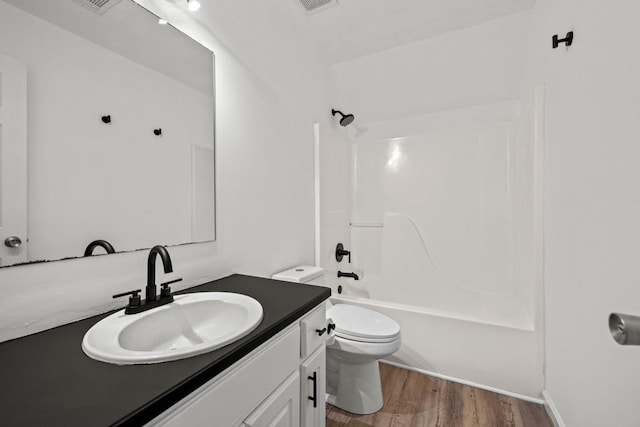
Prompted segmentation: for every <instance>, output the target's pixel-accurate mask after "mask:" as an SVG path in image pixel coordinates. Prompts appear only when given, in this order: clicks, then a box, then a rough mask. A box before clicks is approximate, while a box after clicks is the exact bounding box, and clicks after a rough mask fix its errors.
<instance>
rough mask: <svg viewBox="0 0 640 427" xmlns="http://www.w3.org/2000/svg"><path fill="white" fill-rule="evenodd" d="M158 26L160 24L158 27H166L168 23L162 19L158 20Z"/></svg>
mask: <svg viewBox="0 0 640 427" xmlns="http://www.w3.org/2000/svg"><path fill="white" fill-rule="evenodd" d="M158 24H160V25H167V24H168V22H167V21H165V20H164V19H162V18H160V19H158Z"/></svg>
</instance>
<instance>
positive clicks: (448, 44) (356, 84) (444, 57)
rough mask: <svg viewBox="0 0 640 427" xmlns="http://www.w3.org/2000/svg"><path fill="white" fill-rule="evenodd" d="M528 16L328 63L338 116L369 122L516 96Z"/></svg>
mask: <svg viewBox="0 0 640 427" xmlns="http://www.w3.org/2000/svg"><path fill="white" fill-rule="evenodd" d="M529 18H530V12H528V11H527V12H521V13H518V14H514V15H510V16H507V17H504V18H500V19H496V20H494V21H489V22H485V23H482V24H479V25H477V26H473V27H469V28H465V29H462V30H459V31H454V32H451V33H446V34H443V35H440V36H438V37H434V38H430V39H426V40H423V41H420V42H416V43H412V44H409V45H405V46H401V47H398V48H395V49H390V50H387V51H383V52H380V53H376V54H372V55H368V56H365V57H362V58H358V59H355V60H352V61H348V62H344V63H340V64H336V65H334V66H332V73H333V75H334V76H335V80H336V85H337V88H338V90H339V93H340V97H341V99H340V101H341V102H340V104H341V108H343V109H344V111H348V112H351V113H353V114H355V115H356V118H357V122H356V124H360V123H370V122H378V121H383V120H391V119H399V118H404V117H408V116H414V115H419V114H424V113H434V112H438V111H443V110H451V109H457V108H462V107H468V106H475V105H482V104H491V103H497V102H499V101H508V100H513V99H517V98H518V97H519V95H520V90H521V85H522V76H523V74H524V65H525V60H526V49H524V46H526V42H527V30H528V22H529Z"/></svg>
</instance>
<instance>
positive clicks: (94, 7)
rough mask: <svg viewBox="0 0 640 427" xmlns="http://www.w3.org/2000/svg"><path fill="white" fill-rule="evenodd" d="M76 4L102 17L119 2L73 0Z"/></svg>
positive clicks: (114, 0) (112, 0) (108, 0)
mask: <svg viewBox="0 0 640 427" xmlns="http://www.w3.org/2000/svg"><path fill="white" fill-rule="evenodd" d="M73 1H75V2H76V3H78V4H80V5H82V6H84V7H86V8H87V9H89V10H90V11H92V12H94V13H97V14H98V15H103V14H104V13H105V12H106V11H107V10H109V9H111V8H112V7H113V6H115V5H116V4H118V3H120V1H121V0H73Z"/></svg>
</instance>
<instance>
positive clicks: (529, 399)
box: [380, 360, 564, 427]
mask: <svg viewBox="0 0 640 427" xmlns="http://www.w3.org/2000/svg"><path fill="white" fill-rule="evenodd" d="M380 362H381V363H386V364H387V365H391V366H397V367H398V368H403V369H407V370H409V371H414V372H419V373H421V374H424V375H429V376H430V377H436V378H441V379H443V380H447V381H453V382H455V383H459V384H464V385H468V386H471V387H476V388H481V389H483V390H487V391H491V392H494V393H498V394H503V395H505V396H509V397H515V398H516V399H520V400H525V401H527V402H533V403H537V404H540V405H543V404H545V401H544V400H543V399H537V398H535V397H531V396H526V395H524V394H518V393H513V392H511V391H507V390H502V389H499V388H496V387H491V386H487V385H484V384H478V383H474V382H472V381H467V380H462V379H460V378H455V377H450V376H448V375H442V374H438V373H436V372H431V371H426V370H424V369H418V368H414V367H413V366H407V365H403V364H401V363H396V362H389V361H387V360H381V361H380ZM559 427H564V425H562V424H561V425H560V426H559Z"/></svg>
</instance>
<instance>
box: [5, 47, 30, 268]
mask: <svg viewBox="0 0 640 427" xmlns="http://www.w3.org/2000/svg"><path fill="white" fill-rule="evenodd" d="M7 239H9V240H7ZM18 239H19V240H18ZM25 261H27V70H26V67H25V65H24V64H22V63H21V62H19V61H18V60H16V59H13V58H11V57H8V56H4V55H0V266H3V265H10V264H15V263H18V262H25Z"/></svg>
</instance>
